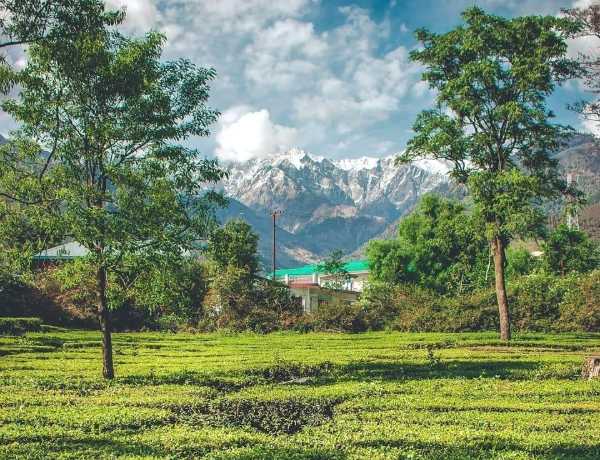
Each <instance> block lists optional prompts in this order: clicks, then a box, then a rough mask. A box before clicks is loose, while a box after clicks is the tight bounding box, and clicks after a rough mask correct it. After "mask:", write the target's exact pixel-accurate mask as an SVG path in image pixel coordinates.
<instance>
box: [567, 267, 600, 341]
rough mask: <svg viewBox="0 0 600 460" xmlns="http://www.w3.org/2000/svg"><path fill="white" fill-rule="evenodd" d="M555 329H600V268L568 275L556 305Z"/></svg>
mask: <svg viewBox="0 0 600 460" xmlns="http://www.w3.org/2000/svg"><path fill="white" fill-rule="evenodd" d="M558 309H559V314H560V318H559V321H558V323H557V329H559V330H563V331H586V332H597V331H599V330H600V270H595V271H593V272H591V273H588V274H586V275H583V276H582V275H580V276H579V277H575V276H571V277H569V278H568V279H567V280H566V282H565V285H564V295H563V299H562V301H561V303H560V305H559V307H558Z"/></svg>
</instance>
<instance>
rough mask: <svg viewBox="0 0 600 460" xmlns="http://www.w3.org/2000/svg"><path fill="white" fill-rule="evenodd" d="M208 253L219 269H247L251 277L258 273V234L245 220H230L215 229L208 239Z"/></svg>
mask: <svg viewBox="0 0 600 460" xmlns="http://www.w3.org/2000/svg"><path fill="white" fill-rule="evenodd" d="M206 253H207V255H208V257H209V259H210V260H211V261H212V262H213V263H214V264H215V265H216V269H217V270H218V271H219V270H220V271H223V270H225V269H226V267H228V266H234V267H237V268H240V269H243V270H245V271H246V272H247V274H248V277H249V278H254V277H256V275H257V274H258V270H259V260H258V235H257V234H256V233H254V231H252V227H251V226H250V225H249V224H247V223H246V222H244V221H243V220H230V221H229V222H227V223H226V224H225V225H224V226H223V227H221V228H217V229H215V231H213V232H212V234H211V235H210V238H209V239H208V245H207V248H206Z"/></svg>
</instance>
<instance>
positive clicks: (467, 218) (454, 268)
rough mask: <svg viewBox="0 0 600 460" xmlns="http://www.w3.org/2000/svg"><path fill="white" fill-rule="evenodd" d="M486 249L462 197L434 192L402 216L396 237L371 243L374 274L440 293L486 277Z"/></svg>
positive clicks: (470, 285) (461, 288)
mask: <svg viewBox="0 0 600 460" xmlns="http://www.w3.org/2000/svg"><path fill="white" fill-rule="evenodd" d="M488 253H489V251H488V245H487V242H486V240H485V238H484V237H483V232H481V230H480V226H479V222H478V220H477V217H476V216H473V215H472V214H468V213H467V212H466V209H465V207H464V206H463V205H462V204H461V203H458V202H456V201H453V200H448V199H444V198H442V197H440V196H439V195H434V194H428V195H425V196H424V197H423V198H422V199H421V201H420V202H419V204H418V205H417V207H416V208H415V210H414V211H413V212H412V213H411V214H410V215H409V216H407V217H406V218H404V219H403V220H402V221H401V222H400V224H399V225H398V236H397V238H396V239H395V240H382V241H372V242H371V243H370V244H369V246H368V247H367V257H368V258H369V263H370V267H371V276H372V278H373V279H374V280H377V281H384V282H388V283H393V284H395V283H407V282H410V283H416V284H417V285H419V286H421V287H425V288H429V289H434V290H436V291H438V292H440V293H446V292H461V291H464V290H467V289H470V288H473V287H478V286H479V285H481V284H482V283H484V279H483V278H485V267H486V265H487V262H488Z"/></svg>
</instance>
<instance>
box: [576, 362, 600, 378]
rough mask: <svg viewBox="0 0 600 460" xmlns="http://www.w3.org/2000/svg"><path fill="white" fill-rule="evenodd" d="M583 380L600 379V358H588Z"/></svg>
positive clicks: (585, 363)
mask: <svg viewBox="0 0 600 460" xmlns="http://www.w3.org/2000/svg"><path fill="white" fill-rule="evenodd" d="M581 378H583V379H586V380H590V379H594V378H596V379H597V378H600V356H588V357H587V358H585V360H584V361H583V369H581Z"/></svg>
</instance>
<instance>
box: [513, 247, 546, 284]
mask: <svg viewBox="0 0 600 460" xmlns="http://www.w3.org/2000/svg"><path fill="white" fill-rule="evenodd" d="M506 260H507V262H508V264H507V266H506V277H507V278H508V280H509V281H510V280H513V279H516V278H518V277H519V276H523V275H529V274H530V273H533V272H534V271H535V270H537V269H539V268H540V265H541V262H540V260H539V258H536V257H534V256H532V255H531V253H530V252H529V251H528V250H527V249H522V248H519V249H514V248H512V247H509V248H508V250H507V251H506Z"/></svg>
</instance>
